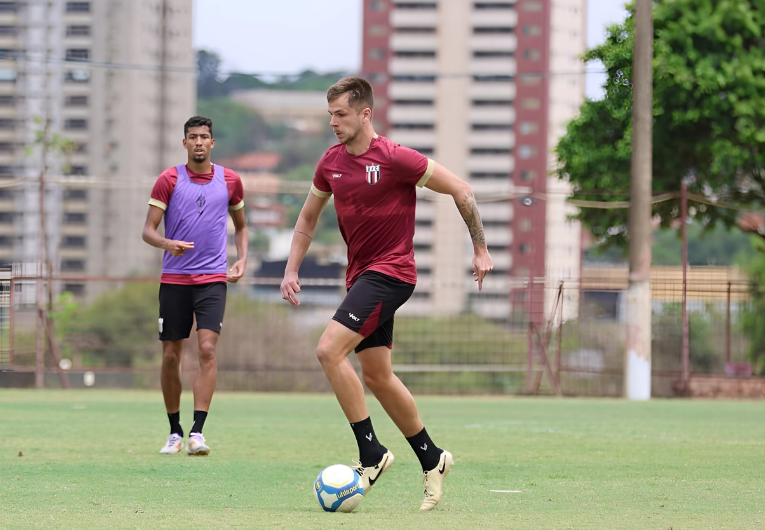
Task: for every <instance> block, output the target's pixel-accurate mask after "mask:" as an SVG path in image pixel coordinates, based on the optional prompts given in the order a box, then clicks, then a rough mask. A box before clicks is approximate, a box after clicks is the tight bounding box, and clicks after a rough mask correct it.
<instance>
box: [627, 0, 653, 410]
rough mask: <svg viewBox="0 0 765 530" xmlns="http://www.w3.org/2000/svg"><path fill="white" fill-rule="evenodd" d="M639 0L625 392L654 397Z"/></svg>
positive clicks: (648, 129) (646, 3) (648, 115)
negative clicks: (652, 395)
mask: <svg viewBox="0 0 765 530" xmlns="http://www.w3.org/2000/svg"><path fill="white" fill-rule="evenodd" d="M651 9H652V1H651V0H637V9H636V13H635V52H634V57H633V64H632V85H633V103H632V166H631V182H630V212H629V263H630V275H629V289H628V291H627V344H626V346H627V347H626V352H625V362H624V396H625V397H626V398H627V399H629V400H647V399H650V398H651V196H652V184H651V179H652V174H651V164H652V160H653V152H652V150H653V141H652V140H653V138H652V134H653V67H652V64H651V63H652V59H653V13H652V12H651Z"/></svg>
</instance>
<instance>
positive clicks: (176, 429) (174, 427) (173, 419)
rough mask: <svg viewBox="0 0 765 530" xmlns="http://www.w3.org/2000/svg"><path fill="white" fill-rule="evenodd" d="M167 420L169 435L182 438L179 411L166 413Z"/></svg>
mask: <svg viewBox="0 0 765 530" xmlns="http://www.w3.org/2000/svg"><path fill="white" fill-rule="evenodd" d="M167 419H168V420H170V434H177V435H178V436H180V437H181V438H183V429H182V428H181V411H180V410H179V411H178V412H168V413H167Z"/></svg>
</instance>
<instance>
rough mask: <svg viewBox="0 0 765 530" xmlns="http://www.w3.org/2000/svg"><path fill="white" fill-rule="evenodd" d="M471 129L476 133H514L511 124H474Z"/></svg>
mask: <svg viewBox="0 0 765 530" xmlns="http://www.w3.org/2000/svg"><path fill="white" fill-rule="evenodd" d="M471 129H472V130H474V131H512V130H513V126H512V125H510V124H509V123H474V124H473V125H472V126H471Z"/></svg>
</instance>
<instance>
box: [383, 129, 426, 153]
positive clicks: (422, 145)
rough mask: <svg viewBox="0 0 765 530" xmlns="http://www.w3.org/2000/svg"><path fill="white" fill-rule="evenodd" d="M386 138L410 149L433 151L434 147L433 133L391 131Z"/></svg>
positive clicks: (404, 130) (403, 130) (402, 130)
mask: <svg viewBox="0 0 765 530" xmlns="http://www.w3.org/2000/svg"><path fill="white" fill-rule="evenodd" d="M388 137H389V138H390V139H391V140H393V141H394V142H396V143H399V144H401V145H405V146H407V147H411V148H412V149H426V148H427V149H433V148H434V147H435V146H436V133H435V131H417V130H406V129H398V130H396V129H393V130H392V131H390V132H389V133H388Z"/></svg>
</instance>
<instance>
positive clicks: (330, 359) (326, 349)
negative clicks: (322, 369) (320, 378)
mask: <svg viewBox="0 0 765 530" xmlns="http://www.w3.org/2000/svg"><path fill="white" fill-rule="evenodd" d="M316 358H317V359H319V362H320V363H321V365H322V366H332V365H334V364H337V362H338V361H339V360H340V359H341V358H342V357H341V356H340V355H338V353H337V350H336V349H335V348H333V347H332V346H331V345H330V344H329V343H327V342H324V341H319V345H318V346H317V347H316Z"/></svg>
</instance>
